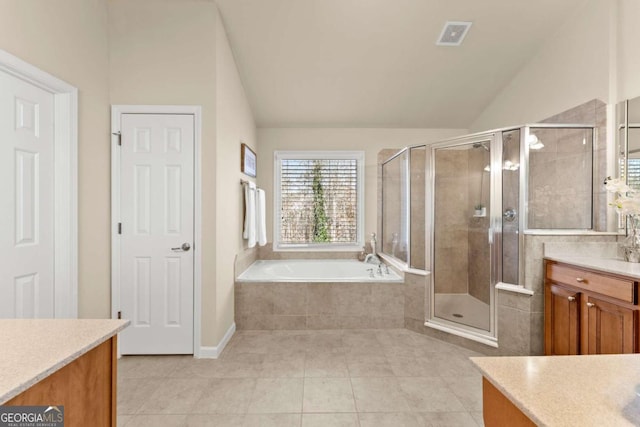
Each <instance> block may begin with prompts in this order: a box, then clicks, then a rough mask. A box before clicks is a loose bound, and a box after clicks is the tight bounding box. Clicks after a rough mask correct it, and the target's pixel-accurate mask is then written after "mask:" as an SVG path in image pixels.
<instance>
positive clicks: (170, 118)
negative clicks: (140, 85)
mask: <svg viewBox="0 0 640 427" xmlns="http://www.w3.org/2000/svg"><path fill="white" fill-rule="evenodd" d="M121 143H122V146H121V156H120V159H121V161H120V165H121V170H120V222H121V226H120V227H121V228H120V234H119V237H120V239H119V242H120V254H121V256H120V260H119V261H120V280H119V282H120V311H121V316H122V318H123V319H130V320H131V325H130V326H129V327H128V328H126V329H125V330H124V331H123V332H122V333H121V335H120V350H121V353H122V354H191V353H193V270H194V257H193V250H194V249H193V240H194V239H193V234H194V116H193V115H188V114H122V116H121Z"/></svg>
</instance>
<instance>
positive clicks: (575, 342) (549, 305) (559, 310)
mask: <svg viewBox="0 0 640 427" xmlns="http://www.w3.org/2000/svg"><path fill="white" fill-rule="evenodd" d="M580 296H581V294H580V293H579V292H576V291H572V290H569V289H567V288H565V287H563V286H559V285H556V284H551V283H549V284H547V286H545V295H544V299H545V304H544V310H545V315H544V353H545V354H546V355H548V356H550V355H567V354H579V349H580V313H579V310H580Z"/></svg>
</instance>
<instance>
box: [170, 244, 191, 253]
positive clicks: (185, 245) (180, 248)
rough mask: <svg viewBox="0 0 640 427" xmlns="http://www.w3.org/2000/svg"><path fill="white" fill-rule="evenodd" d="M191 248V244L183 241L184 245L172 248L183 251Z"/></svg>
mask: <svg viewBox="0 0 640 427" xmlns="http://www.w3.org/2000/svg"><path fill="white" fill-rule="evenodd" d="M189 249H191V245H190V244H188V243H183V244H182V246H180V247H179V248H171V250H172V251H183V252H187V251H188V250H189Z"/></svg>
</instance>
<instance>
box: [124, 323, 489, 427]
mask: <svg viewBox="0 0 640 427" xmlns="http://www.w3.org/2000/svg"><path fill="white" fill-rule="evenodd" d="M478 355H479V354H477V353H474V352H472V351H469V350H466V349H463V348H460V347H456V346H454V345H450V344H447V343H444V342H442V341H439V340H436V339H432V338H430V337H426V336H423V335H420V334H417V333H414V332H411V331H408V330H405V329H392V330H388V329H387V330H371V329H366V330H331V331H326V330H325V331H238V332H236V334H235V335H234V337H233V338H232V340H231V341H230V343H229V345H228V346H227V348H226V349H225V351H224V352H223V354H222V356H221V357H220V358H219V359H217V360H212V359H194V358H193V357H191V356H125V357H123V358H122V359H121V360H120V362H119V366H118V369H119V372H118V376H119V381H118V382H119V384H118V426H120V427H122V426H126V427H145V426H154V427H156V426H163V427H173V426H194V427H195V426H215V427H223V426H224V427H227V426H232V427H236V426H239V427H243V426H247V427H249V426H264V427H267V426H269V427H271V426H273V427H289V426H291V427H294V426H295V427H300V426H303V427H315V426H318V427H332V426H340V427H343V426H344V427H351V426H361V427H374V426H375V427H382V426H389V427H402V426H407V427H409V426H456V427H458V426H460V427H464V426H474V427H475V426H478V425H480V426H481V425H482V412H481V411H482V383H481V376H480V374H479V372H478V371H477V370H476V369H475V368H474V367H473V365H472V364H471V362H470V361H469V360H468V357H470V356H478Z"/></svg>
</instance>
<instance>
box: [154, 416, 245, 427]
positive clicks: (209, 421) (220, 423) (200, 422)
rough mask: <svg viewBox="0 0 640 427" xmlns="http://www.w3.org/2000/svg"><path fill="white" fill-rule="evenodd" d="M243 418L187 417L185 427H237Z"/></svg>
mask: <svg viewBox="0 0 640 427" xmlns="http://www.w3.org/2000/svg"><path fill="white" fill-rule="evenodd" d="M244 418H245V416H244V415H229V414H206V415H188V416H187V420H186V421H187V424H186V425H187V427H238V426H241V425H242V423H243V422H244ZM158 427H160V426H158Z"/></svg>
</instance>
